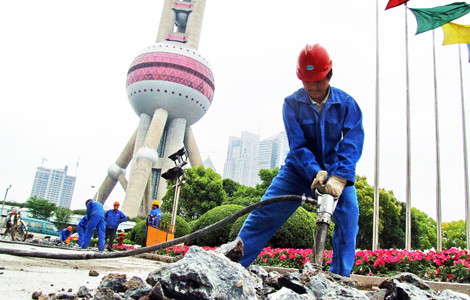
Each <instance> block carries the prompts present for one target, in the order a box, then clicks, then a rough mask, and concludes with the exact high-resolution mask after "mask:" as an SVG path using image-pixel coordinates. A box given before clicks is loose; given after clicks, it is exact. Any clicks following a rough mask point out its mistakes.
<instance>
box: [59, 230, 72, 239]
mask: <svg viewBox="0 0 470 300" xmlns="http://www.w3.org/2000/svg"><path fill="white" fill-rule="evenodd" d="M71 234H72V226H69V227H67V228H64V229H62V230H61V231H60V232H59V240H60V241H61V242H65V241H66V240H67V239H68V238H69V237H70V235H71Z"/></svg>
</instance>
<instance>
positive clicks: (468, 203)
mask: <svg viewBox="0 0 470 300" xmlns="http://www.w3.org/2000/svg"><path fill="white" fill-rule="evenodd" d="M458 46H459V66H460V97H461V101H462V135H463V160H464V173H465V223H466V234H467V249H470V200H469V199H470V197H469V188H468V157H467V155H468V154H467V125H466V120H465V101H464V93H463V76H462V52H461V50H460V44H458Z"/></svg>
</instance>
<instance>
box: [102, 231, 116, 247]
mask: <svg viewBox="0 0 470 300" xmlns="http://www.w3.org/2000/svg"><path fill="white" fill-rule="evenodd" d="M116 231H117V228H106V235H105V236H106V241H107V242H108V249H113V245H114V238H115V237H116Z"/></svg>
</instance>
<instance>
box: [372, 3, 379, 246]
mask: <svg viewBox="0 0 470 300" xmlns="http://www.w3.org/2000/svg"><path fill="white" fill-rule="evenodd" d="M375 20H376V24H375V173H374V187H375V188H374V221H373V230H372V251H375V250H377V249H378V248H380V245H379V216H380V188H379V167H380V164H379V153H380V135H379V132H380V130H379V129H380V117H379V114H380V109H379V108H380V102H379V1H378V0H377V1H376V2H375Z"/></svg>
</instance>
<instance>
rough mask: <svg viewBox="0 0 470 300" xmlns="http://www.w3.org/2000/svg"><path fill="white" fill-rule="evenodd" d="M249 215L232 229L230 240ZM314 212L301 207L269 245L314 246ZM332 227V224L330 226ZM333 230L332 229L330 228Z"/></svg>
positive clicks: (238, 221)
mask: <svg viewBox="0 0 470 300" xmlns="http://www.w3.org/2000/svg"><path fill="white" fill-rule="evenodd" d="M246 218H247V216H244V217H242V218H239V219H238V220H237V221H236V222H235V223H234V224H233V225H232V228H231V229H230V234H229V236H230V240H234V239H235V238H236V237H237V235H238V232H239V231H240V229H241V228H242V226H243V222H244V221H245V219H246ZM315 221H316V220H315V217H314V214H312V213H309V212H308V211H307V210H305V209H304V208H303V207H299V208H298V209H297V210H296V211H295V212H294V213H293V214H292V216H291V217H290V218H289V219H288V220H287V221H286V222H285V223H284V225H282V227H281V228H280V229H279V230H278V231H277V232H276V233H275V234H274V235H273V237H272V238H271V239H270V240H269V242H268V244H267V245H266V246H267V247H268V246H269V247H272V248H294V249H305V248H312V246H313V234H314V229H315ZM330 227H332V226H330ZM330 231H331V230H330ZM327 240H328V241H329V243H327V246H326V248H327V249H330V248H331V233H330V234H329V238H328V239H327Z"/></svg>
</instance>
